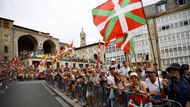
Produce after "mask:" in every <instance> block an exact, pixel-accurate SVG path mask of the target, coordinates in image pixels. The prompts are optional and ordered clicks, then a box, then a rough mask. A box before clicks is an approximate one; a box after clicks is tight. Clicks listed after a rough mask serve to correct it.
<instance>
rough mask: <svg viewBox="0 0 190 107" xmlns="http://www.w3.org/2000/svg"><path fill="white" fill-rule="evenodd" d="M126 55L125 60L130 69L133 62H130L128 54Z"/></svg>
mask: <svg viewBox="0 0 190 107" xmlns="http://www.w3.org/2000/svg"><path fill="white" fill-rule="evenodd" d="M124 55H125V60H126V61H127V62H128V63H129V67H130V68H131V61H130V60H129V56H128V55H127V53H126V52H124Z"/></svg>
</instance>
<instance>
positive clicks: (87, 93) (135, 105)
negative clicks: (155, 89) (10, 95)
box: [46, 77, 182, 107]
mask: <svg viewBox="0 0 190 107" xmlns="http://www.w3.org/2000/svg"><path fill="white" fill-rule="evenodd" d="M46 81H47V83H48V84H49V85H51V86H53V87H54V88H58V89H59V90H60V91H61V92H63V93H65V94H66V95H68V96H69V97H70V98H71V99H76V100H77V101H78V102H79V103H81V105H88V106H92V107H152V106H153V105H152V104H153V103H155V101H154V102H152V100H151V99H150V98H148V97H146V96H145V95H142V94H140V93H131V92H123V91H121V90H118V89H112V88H109V87H105V86H100V85H91V84H85V83H80V82H74V81H68V80H64V79H62V78H58V79H56V80H55V79H54V78H53V77H47V78H46ZM159 101H161V102H157V103H160V104H158V105H154V107H168V106H170V107H182V106H181V104H179V103H178V102H176V101H173V100H169V99H161V100H159Z"/></svg>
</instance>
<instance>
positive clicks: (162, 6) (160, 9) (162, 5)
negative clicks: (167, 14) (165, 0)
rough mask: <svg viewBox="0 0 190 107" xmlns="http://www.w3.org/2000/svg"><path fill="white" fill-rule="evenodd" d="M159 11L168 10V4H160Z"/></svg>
mask: <svg viewBox="0 0 190 107" xmlns="http://www.w3.org/2000/svg"><path fill="white" fill-rule="evenodd" d="M157 8H158V12H164V11H166V4H160V5H158V7H157Z"/></svg>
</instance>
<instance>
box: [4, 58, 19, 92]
mask: <svg viewBox="0 0 190 107" xmlns="http://www.w3.org/2000/svg"><path fill="white" fill-rule="evenodd" d="M16 75H17V72H16V69H15V67H14V66H12V63H11V62H10V61H1V62H0V94H1V93H4V92H5V90H7V89H8V88H9V87H10V86H11V85H13V83H15V82H16Z"/></svg>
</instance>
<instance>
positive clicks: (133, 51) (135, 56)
mask: <svg viewBox="0 0 190 107" xmlns="http://www.w3.org/2000/svg"><path fill="white" fill-rule="evenodd" d="M133 55H134V58H135V65H136V67H137V57H136V54H135V49H134V48H133Z"/></svg>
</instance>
